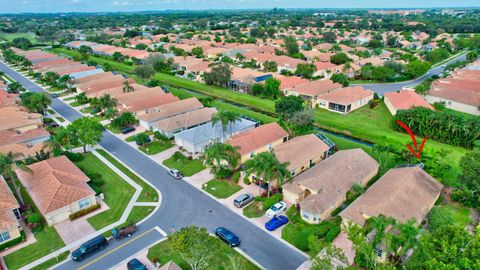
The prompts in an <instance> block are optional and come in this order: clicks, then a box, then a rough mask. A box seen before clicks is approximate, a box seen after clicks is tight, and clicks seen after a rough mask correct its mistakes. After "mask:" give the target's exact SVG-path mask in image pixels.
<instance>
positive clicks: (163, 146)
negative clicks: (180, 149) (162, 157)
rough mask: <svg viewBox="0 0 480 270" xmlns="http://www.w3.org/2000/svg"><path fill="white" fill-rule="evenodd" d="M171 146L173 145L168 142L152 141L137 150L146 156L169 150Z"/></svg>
mask: <svg viewBox="0 0 480 270" xmlns="http://www.w3.org/2000/svg"><path fill="white" fill-rule="evenodd" d="M172 146H173V143H172V142H170V141H167V142H160V141H152V142H149V143H146V144H144V145H142V146H140V147H139V149H140V151H142V152H144V153H145V154H147V155H155V154H158V153H160V152H163V151H165V150H167V149H169V148H171V147H172Z"/></svg>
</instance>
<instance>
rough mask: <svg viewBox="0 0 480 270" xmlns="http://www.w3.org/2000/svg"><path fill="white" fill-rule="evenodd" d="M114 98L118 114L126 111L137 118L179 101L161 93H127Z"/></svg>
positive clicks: (170, 94) (172, 96)
mask: <svg viewBox="0 0 480 270" xmlns="http://www.w3.org/2000/svg"><path fill="white" fill-rule="evenodd" d="M115 98H116V99H117V100H118V106H117V109H118V111H119V112H120V113H122V112H126V111H128V112H131V113H133V114H134V115H136V116H137V117H138V116H139V115H142V114H145V113H148V112H150V111H151V110H154V109H155V108H157V107H160V106H162V105H165V104H168V103H172V102H176V101H179V100H180V99H179V98H178V97H176V96H174V95H173V94H172V93H167V94H165V93H164V92H163V91H154V92H153V93H152V92H151V91H139V92H138V93H137V92H129V93H125V94H122V95H120V96H117V97H115Z"/></svg>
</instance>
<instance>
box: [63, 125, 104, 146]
mask: <svg viewBox="0 0 480 270" xmlns="http://www.w3.org/2000/svg"><path fill="white" fill-rule="evenodd" d="M68 128H70V129H71V130H72V132H73V133H74V134H75V137H76V138H77V139H78V142H80V143H81V144H82V146H83V152H84V153H86V152H87V146H95V145H96V144H98V143H99V142H100V141H101V140H102V137H103V135H102V132H103V126H102V124H100V122H98V120H97V119H95V118H93V117H81V118H78V119H77V120H75V121H73V122H72V123H71V124H70V126H69V127H68Z"/></svg>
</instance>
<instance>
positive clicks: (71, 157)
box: [63, 151, 84, 163]
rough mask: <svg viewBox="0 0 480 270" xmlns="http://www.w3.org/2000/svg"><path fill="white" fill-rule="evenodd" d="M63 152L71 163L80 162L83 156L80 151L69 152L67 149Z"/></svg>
mask: <svg viewBox="0 0 480 270" xmlns="http://www.w3.org/2000/svg"><path fill="white" fill-rule="evenodd" d="M63 154H64V155H65V156H67V158H68V159H69V160H70V161H71V162H73V163H76V162H80V161H82V160H83V158H84V157H83V155H82V154H81V153H72V152H69V151H65V152H63Z"/></svg>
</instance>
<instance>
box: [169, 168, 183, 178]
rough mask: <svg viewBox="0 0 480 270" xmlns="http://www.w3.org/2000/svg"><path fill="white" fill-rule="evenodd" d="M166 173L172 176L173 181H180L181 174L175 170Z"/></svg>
mask: <svg viewBox="0 0 480 270" xmlns="http://www.w3.org/2000/svg"><path fill="white" fill-rule="evenodd" d="M168 173H169V174H170V175H171V176H173V177H174V178H175V179H182V178H183V174H182V173H181V172H180V171H179V170H177V169H170V170H169V171H168Z"/></svg>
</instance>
